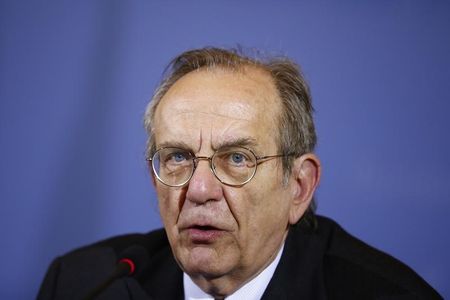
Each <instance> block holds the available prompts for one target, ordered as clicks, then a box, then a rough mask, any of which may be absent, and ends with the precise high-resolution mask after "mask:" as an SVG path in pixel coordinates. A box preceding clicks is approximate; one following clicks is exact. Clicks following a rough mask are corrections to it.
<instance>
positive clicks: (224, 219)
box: [145, 48, 320, 296]
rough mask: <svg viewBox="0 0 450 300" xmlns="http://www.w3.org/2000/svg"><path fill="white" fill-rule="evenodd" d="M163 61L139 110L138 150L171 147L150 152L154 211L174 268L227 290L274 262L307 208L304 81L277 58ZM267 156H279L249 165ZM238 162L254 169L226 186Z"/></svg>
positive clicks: (207, 53) (211, 51)
mask: <svg viewBox="0 0 450 300" xmlns="http://www.w3.org/2000/svg"><path fill="white" fill-rule="evenodd" d="M170 66H171V69H170V73H169V74H168V76H167V77H166V79H165V80H164V81H163V83H162V84H161V85H160V87H159V88H158V89H157V91H156V93H155V95H154V97H153V99H152V102H151V103H150V104H149V107H148V108H147V112H146V115H145V126H146V129H147V131H148V134H149V140H148V144H147V156H148V157H149V158H152V157H154V154H155V153H156V152H157V150H159V149H161V148H167V147H170V148H173V147H176V148H178V149H179V150H176V151H173V150H172V149H171V150H170V151H168V153H169V154H166V152H167V151H166V150H164V155H160V153H161V151H159V152H158V153H157V155H156V159H155V161H157V163H158V166H157V169H158V171H157V173H158V172H159V170H160V169H161V173H159V174H157V175H160V176H159V178H158V179H157V178H156V177H155V176H154V177H153V178H154V182H155V185H156V190H157V194H158V199H159V207H160V212H161V216H162V219H163V223H164V226H165V229H166V231H167V234H168V238H169V242H170V244H171V247H172V251H173V253H174V256H175V258H176V260H177V261H178V263H179V264H180V266H181V267H182V269H183V270H184V271H185V272H186V273H188V274H189V275H190V276H191V278H192V279H193V280H194V281H195V282H196V283H197V284H198V285H199V286H200V287H201V288H202V289H204V290H205V291H207V292H209V293H211V294H214V295H215V296H221V295H227V294H229V293H232V292H234V291H235V290H236V289H237V288H239V287H240V286H242V285H243V284H244V283H245V282H247V281H249V280H250V279H251V278H253V277H254V276H256V275H257V274H258V273H259V272H260V271H262V270H263V269H264V268H265V267H266V266H267V265H268V264H269V263H270V262H271V261H272V260H273V259H274V257H275V256H276V254H277V252H278V250H279V249H280V247H281V245H282V243H283V241H284V239H285V237H286V234H287V231H288V227H289V226H290V225H293V224H296V223H297V222H298V221H299V220H300V219H301V218H302V217H303V216H304V215H305V212H306V211H307V210H309V211H310V205H311V201H312V197H313V193H314V190H315V188H316V186H317V184H318V180H319V177H320V166H319V162H318V159H317V158H316V157H315V156H314V154H312V153H311V152H312V151H313V149H314V145H315V142H316V136H315V131H314V125H313V121H312V106H311V100H310V96H309V92H308V87H307V85H306V83H305V81H304V80H303V77H302V76H301V74H300V72H299V70H298V67H297V66H296V65H295V64H294V63H292V62H291V61H289V60H287V59H285V58H281V59H271V60H258V59H252V58H249V57H247V56H244V55H241V54H238V53H237V52H236V51H227V50H222V49H215V48H207V49H200V50H194V51H189V52H186V53H183V54H181V55H180V56H178V57H177V58H176V59H175V60H174V61H173V62H172V63H171V65H170ZM230 147H231V148H232V149H233V150H232V152H231V153H230V152H229V151H228V149H230ZM239 147H241V148H239ZM242 147H243V148H246V149H250V150H249V151H250V152H248V151H247V150H242V151H240V150H239V149H242ZM224 149H225V150H224ZM215 153H219V154H223V153H225V155H224V156H223V155H219V154H215ZM252 153H254V154H255V156H252ZM214 154H215V156H214V160H212V161H211V160H209V161H208V159H205V157H212V156H213V155H214ZM271 155H279V157H270V158H266V159H260V160H259V161H257V162H256V159H257V158H255V157H264V156H271ZM194 156H196V157H203V159H200V160H199V159H194ZM194 161H195V163H194ZM186 162H190V163H189V164H188V163H186ZM220 162H223V164H222V163H220ZM153 163H154V162H153ZM181 164H182V166H184V167H180V166H181ZM183 168H184V169H183ZM186 168H188V169H189V170H193V173H192V177H191V178H190V180H189V178H188V177H186V178H185V179H187V180H188V181H187V182H185V181H182V180H181V181H180V180H179V179H178V177H179V176H180V175H179V174H181V173H180V172H183V174H184V173H186V174H188V175H191V173H189V170H188V171H186ZM211 168H212V169H214V171H215V172H212V171H213V170H212V169H211ZM162 169H164V170H162ZM244 169H245V170H248V169H249V170H251V171H252V170H253V171H254V170H255V169H257V171H256V173H255V174H254V177H253V178H251V179H250V178H248V179H250V180H249V181H248V182H242V183H244V184H235V183H236V182H238V183H239V180H241V179H242V178H244V179H245V178H247V177H245V175H244V177H242V176H243V175H241V174H242V173H243V170H244ZM221 172H223V174H225V175H226V176H227V177H225V178H226V180H222V179H223V178H224V177H223V176H221V175H220V174H222V173H221ZM249 172H250V171H249ZM215 174H216V175H215ZM244 174H246V173H245V172H244ZM169 178H170V179H169ZM183 178H184V177H183ZM236 178H237V179H236ZM161 179H162V180H161ZM171 180H172V181H171ZM220 180H221V181H220ZM230 180H231V182H232V183H233V184H230ZM235 181H236V182H235ZM241 181H243V180H241ZM178 183H181V184H178ZM170 185H172V186H170ZM174 185H175V186H174ZM310 213H312V212H310Z"/></svg>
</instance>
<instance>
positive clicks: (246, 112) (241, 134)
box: [154, 67, 280, 148]
mask: <svg viewBox="0 0 450 300" xmlns="http://www.w3.org/2000/svg"><path fill="white" fill-rule="evenodd" d="M279 114H280V100H279V96H278V93H277V90H276V87H275V85H274V83H273V80H272V78H271V77H270V75H269V74H268V73H267V72H266V71H264V70H261V69H257V68H255V67H251V68H246V69H243V70H239V71H231V70H224V69H212V70H198V71H194V72H191V73H189V74H187V75H185V76H183V77H182V78H180V79H179V80H178V81H177V82H176V83H175V84H174V85H173V86H172V87H171V88H170V89H169V90H168V91H167V93H166V94H165V95H164V97H163V98H162V99H161V102H160V103H159V105H158V108H157V110H156V113H155V123H154V124H155V140H156V144H157V146H158V144H161V143H165V142H166V141H167V140H169V141H168V143H170V142H171V139H177V140H181V141H186V140H189V141H190V142H192V139H194V140H196V142H197V143H198V144H199V147H201V143H202V140H205V139H206V140H209V142H210V143H211V144H212V147H213V148H214V147H215V146H216V145H217V144H219V145H220V144H221V143H226V142H229V141H230V140H233V139H242V138H244V139H254V140H255V141H257V143H258V144H264V143H265V144H267V143H268V142H271V141H272V142H273V141H274V137H275V136H277V135H278V132H277V126H276V125H275V124H278V122H277V121H278V116H279Z"/></svg>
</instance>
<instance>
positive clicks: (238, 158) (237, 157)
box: [231, 153, 245, 164]
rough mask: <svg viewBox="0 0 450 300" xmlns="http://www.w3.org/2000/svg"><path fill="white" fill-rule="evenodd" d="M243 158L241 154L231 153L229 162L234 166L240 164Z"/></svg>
mask: <svg viewBox="0 0 450 300" xmlns="http://www.w3.org/2000/svg"><path fill="white" fill-rule="evenodd" d="M244 159H245V157H244V155H242V154H241V153H233V154H231V160H232V161H233V163H235V164H240V163H242V162H243V161H244Z"/></svg>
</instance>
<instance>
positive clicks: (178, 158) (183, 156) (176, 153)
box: [163, 149, 191, 164]
mask: <svg viewBox="0 0 450 300" xmlns="http://www.w3.org/2000/svg"><path fill="white" fill-rule="evenodd" d="M189 159H191V154H190V153H189V152H188V151H183V150H180V149H173V151H171V152H168V153H166V154H165V156H163V161H164V163H166V164H182V163H184V162H186V161H187V160H189Z"/></svg>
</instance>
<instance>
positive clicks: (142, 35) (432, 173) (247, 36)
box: [0, 0, 450, 299]
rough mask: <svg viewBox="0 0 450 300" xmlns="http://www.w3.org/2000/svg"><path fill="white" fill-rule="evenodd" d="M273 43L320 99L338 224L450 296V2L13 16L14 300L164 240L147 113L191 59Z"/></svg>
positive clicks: (50, 5) (6, 19)
mask: <svg viewBox="0 0 450 300" xmlns="http://www.w3.org/2000/svg"><path fill="white" fill-rule="evenodd" d="M237 44H240V45H242V46H244V47H250V48H251V47H256V48H259V49H262V50H264V51H266V52H269V53H278V54H285V55H288V56H290V57H291V58H293V59H295V60H296V61H297V62H298V63H300V64H301V65H302V67H303V71H304V73H305V74H306V77H307V79H308V81H309V83H310V85H311V89H312V95H313V99H314V105H315V108H316V114H315V120H316V124H317V131H318V136H319V144H318V148H317V153H318V154H319V156H320V157H321V159H322V163H323V179H322V182H321V186H320V188H319V191H318V193H317V198H318V203H319V209H318V212H319V213H320V214H324V215H327V216H330V217H332V218H334V219H335V220H337V221H338V222H339V223H340V224H341V225H342V226H343V227H344V228H345V229H347V230H348V231H350V232H351V233H353V234H354V235H356V236H358V237H360V238H361V239H362V240H364V241H366V242H368V243H369V244H371V245H373V246H375V247H377V248H380V249H383V250H385V251H387V252H389V253H390V254H392V255H394V256H395V257H397V258H399V259H400V260H402V261H404V262H405V263H407V264H409V265H410V266H411V267H413V268H414V269H415V270H416V271H417V272H418V273H419V274H420V275H421V276H422V277H424V278H425V279H426V280H427V281H428V282H429V283H430V284H431V285H433V286H434V287H435V288H436V289H437V290H438V291H439V292H440V293H441V294H442V295H443V296H444V297H449V298H450V285H449V278H450V259H449V254H448V253H449V245H450V234H449V233H448V230H449V229H450V218H449V213H450V203H449V201H450V175H449V174H450V141H449V133H448V130H449V129H450V121H449V113H450V104H449V101H450V84H449V80H450V4H449V2H448V1H438V0H436V1H410V0H403V1H402V0H396V1H363V2H361V1H207V0H196V1H119V0H117V1H114V0H105V1H7V0H1V2H0V201H1V207H0V231H1V232H0V234H1V241H2V246H1V247H0V249H1V250H0V251H1V254H0V257H1V259H2V268H1V271H0V276H1V281H0V298H1V299H32V298H34V297H35V295H36V293H37V289H38V287H39V284H40V282H41V280H42V278H43V276H44V273H45V271H46V268H47V266H48V265H49V263H50V262H51V260H52V259H53V258H54V257H55V256H57V255H61V254H63V253H65V252H67V251H69V250H71V249H73V248H75V247H79V246H82V245H84V244H87V243H91V242H94V241H97V240H99V239H103V238H106V237H109V236H112V235H117V234H123V233H129V232H146V231H149V230H151V229H153V228H156V227H160V226H161V222H160V219H159V217H158V212H157V210H158V209H157V205H156V197H155V193H154V190H153V188H152V186H151V183H150V177H149V175H148V172H147V169H146V165H145V161H144V145H145V139H146V135H145V132H144V130H143V126H142V116H143V112H144V109H145V106H146V104H147V102H148V100H149V99H150V97H151V95H152V92H153V90H154V88H155V86H156V85H157V83H158V82H159V80H160V79H161V73H162V71H163V69H164V67H165V66H166V64H167V63H168V62H169V60H170V59H171V58H173V57H174V56H175V55H177V54H178V53H180V52H181V51H184V50H187V49H190V48H196V47H202V46H207V45H213V46H225V47H230V46H236V45H237Z"/></svg>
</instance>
